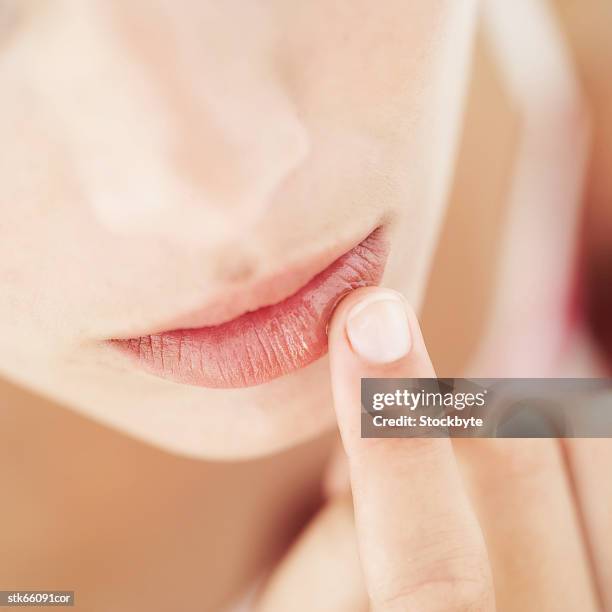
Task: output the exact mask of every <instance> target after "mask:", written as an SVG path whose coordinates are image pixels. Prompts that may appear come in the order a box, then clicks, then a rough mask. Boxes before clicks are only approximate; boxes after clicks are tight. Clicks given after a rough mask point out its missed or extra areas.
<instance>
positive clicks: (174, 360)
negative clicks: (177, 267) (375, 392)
mask: <svg viewBox="0 0 612 612" xmlns="http://www.w3.org/2000/svg"><path fill="white" fill-rule="evenodd" d="M387 253H388V246H387V241H386V239H385V237H384V232H383V229H382V228H378V229H376V230H374V231H373V232H372V233H371V234H370V235H369V236H368V237H367V238H366V239H365V240H363V241H362V242H360V243H359V244H358V245H357V246H355V247H353V248H352V249H351V250H350V251H348V252H346V253H344V255H341V256H340V257H339V258H337V259H336V260H335V261H333V262H332V263H331V264H329V265H328V266H327V267H326V268H325V269H323V270H321V271H320V272H318V273H317V274H316V275H315V276H313V277H312V278H311V279H310V280H309V281H308V282H306V284H304V285H303V286H302V287H301V288H299V289H298V290H297V291H296V292H295V293H292V294H291V295H289V296H287V297H285V298H284V299H282V300H280V301H278V302H276V303H273V304H269V305H266V306H263V307H261V308H257V309H256V310H252V311H245V312H243V313H242V314H240V315H238V316H236V317H235V318H233V319H230V320H228V321H225V322H222V323H219V324H215V325H205V326H202V327H195V328H183V329H174V330H170V331H161V332H155V333H151V334H148V335H143V336H140V337H138V338H128V339H119V340H110V341H109V343H110V344H112V345H113V346H114V347H115V348H117V349H118V350H120V351H121V352H123V353H124V354H126V355H127V356H128V357H130V358H131V359H132V361H134V362H135V363H136V364H137V366H138V367H140V368H142V369H144V370H145V371H147V372H149V373H150V374H154V375H156V376H158V377H161V378H165V379H168V380H172V381H174V382H178V383H181V384H187V385H195V386H199V387H209V388H225V389H227V388H239V387H250V386H255V385H259V384H263V383H266V382H269V381H270V380H273V379H275V378H278V377H280V376H284V375H286V374H289V373H291V372H294V371H295V370H299V369H300V368H304V367H306V366H307V365H309V364H311V363H313V362H314V361H316V360H317V359H319V358H320V357H322V356H323V355H324V354H325V353H326V352H327V323H328V321H329V319H330V317H331V314H332V312H333V310H334V308H335V306H336V304H337V303H338V302H339V301H340V299H341V298H342V297H343V296H344V295H345V294H346V293H348V292H349V291H352V290H353V289H357V288H359V287H366V286H371V285H378V284H379V283H380V281H381V279H382V275H383V271H384V267H385V263H386V260H387ZM203 315H204V317H206V313H203Z"/></svg>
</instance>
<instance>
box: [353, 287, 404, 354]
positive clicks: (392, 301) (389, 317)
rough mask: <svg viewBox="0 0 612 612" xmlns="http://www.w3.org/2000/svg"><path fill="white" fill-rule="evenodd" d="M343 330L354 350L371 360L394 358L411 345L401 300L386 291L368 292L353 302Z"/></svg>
mask: <svg viewBox="0 0 612 612" xmlns="http://www.w3.org/2000/svg"><path fill="white" fill-rule="evenodd" d="M346 333H347V336H348V339H349V341H350V343H351V346H352V348H353V350H354V351H355V353H357V354H358V355H359V356H360V357H361V358H362V359H365V360H366V361H369V362H372V363H392V362H394V361H397V360H398V359H401V358H402V357H404V356H405V355H407V354H408V353H409V351H410V348H411V345H412V340H411V337H410V327H409V325H408V317H407V314H406V307H405V306H404V302H403V300H402V299H401V298H400V297H399V295H395V294H393V293H391V292H388V291H379V292H376V293H370V294H369V295H367V296H366V297H365V298H364V299H363V300H362V301H361V302H359V303H358V304H355V305H354V306H353V308H352V309H351V310H350V311H349V313H348V316H347V319H346Z"/></svg>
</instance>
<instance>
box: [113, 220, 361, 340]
mask: <svg viewBox="0 0 612 612" xmlns="http://www.w3.org/2000/svg"><path fill="white" fill-rule="evenodd" d="M371 233H372V229H368V230H367V231H366V232H364V233H362V234H360V235H358V236H357V237H355V238H352V239H349V240H344V241H342V242H340V243H338V244H335V245H333V246H332V247H328V248H324V249H320V250H319V251H317V252H315V253H312V254H309V255H308V256H307V257H306V258H304V259H302V260H301V261H295V262H292V263H290V264H289V265H285V266H284V267H283V268H280V269H278V270H277V271H274V272H271V273H267V274H266V275H264V276H261V277H259V278H256V279H254V280H252V281H249V282H247V283H229V284H225V285H224V286H220V287H219V288H218V289H217V290H215V292H214V295H213V296H212V297H210V298H208V299H207V300H206V302H205V303H202V304H200V305H199V306H196V307H192V308H190V309H186V311H185V312H183V313H181V314H179V315H177V316H175V317H170V318H166V319H165V320H163V321H162V322H160V323H154V324H151V325H149V326H148V327H147V328H145V329H139V330H137V331H135V332H130V333H128V334H118V335H116V336H113V339H115V340H122V339H126V340H127V339H130V338H135V337H140V336H144V335H149V334H159V333H163V332H165V331H169V330H179V329H199V328H202V327H212V326H215V325H221V324H223V323H226V322H228V321H231V320H233V319H236V318H238V317H240V316H242V315H244V314H246V313H249V312H253V311H256V310H259V309H260V308H263V307H265V306H270V305H272V304H276V303H279V302H282V301H284V300H285V299H287V298H288V297H290V296H291V295H293V294H294V293H296V292H297V291H299V290H300V289H301V288H302V287H304V286H305V285H306V284H307V283H308V282H309V281H310V280H311V279H312V278H314V277H315V276H316V275H317V274H319V273H320V272H321V271H323V270H325V269H326V268H327V267H328V266H329V265H331V264H332V263H333V262H334V261H335V260H337V259H338V258H339V257H340V256H342V255H343V254H344V253H346V252H347V251H349V250H350V249H351V248H352V247H354V246H355V245H356V244H359V243H360V242H361V241H363V240H364V239H365V238H366V237H367V236H368V235H370V234H371Z"/></svg>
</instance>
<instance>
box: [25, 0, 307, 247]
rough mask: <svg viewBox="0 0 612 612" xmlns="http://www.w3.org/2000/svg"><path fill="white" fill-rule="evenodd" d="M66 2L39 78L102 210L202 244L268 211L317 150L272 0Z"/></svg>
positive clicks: (118, 223) (112, 218)
mask: <svg viewBox="0 0 612 612" xmlns="http://www.w3.org/2000/svg"><path fill="white" fill-rule="evenodd" d="M58 4H59V6H61V7H62V10H58V11H57V12H56V13H55V15H54V16H53V17H52V19H53V23H52V24H51V27H47V28H46V29H45V30H44V32H43V33H42V36H43V40H42V42H41V40H40V39H39V42H38V45H37V46H38V48H39V49H40V50H41V56H40V57H39V58H38V59H39V62H38V65H39V67H40V69H39V73H38V74H37V75H36V76H37V82H38V83H39V86H41V87H43V89H44V93H45V95H46V96H48V97H49V98H51V102H52V103H53V107H54V109H55V110H56V111H57V112H58V113H59V114H60V115H61V116H62V119H63V125H64V130H65V132H66V134H67V136H68V143H69V147H70V151H71V153H72V159H73V160H74V164H75V167H76V169H77V174H78V177H79V180H80V183H81V184H80V187H81V188H82V192H83V194H84V196H85V197H86V199H87V201H88V202H89V203H90V205H91V207H92V210H93V211H94V213H95V215H96V217H97V218H98V220H99V221H100V222H102V223H104V224H105V225H106V226H107V227H108V229H110V230H111V231H114V232H118V233H141V234H142V233H152V234H163V235H166V236H167V237H172V238H176V239H179V240H185V239H194V240H197V241H199V242H201V241H202V240H203V239H207V240H209V241H210V240H214V239H219V238H221V239H223V238H224V237H228V236H235V235H236V229H237V228H238V227H242V226H245V225H248V224H249V223H250V222H253V221H255V220H257V219H260V218H261V217H262V216H263V215H264V214H265V213H266V209H267V207H268V206H269V205H270V202H271V201H272V199H273V196H274V194H275V192H276V191H277V190H278V188H279V186H280V185H281V184H282V183H283V181H285V180H286V178H287V177H288V176H289V175H290V174H291V173H292V172H293V171H294V170H295V169H296V168H297V167H298V166H300V165H301V164H302V163H303V161H304V160H305V158H306V157H307V155H308V150H309V144H308V134H307V130H306V128H305V126H304V125H303V123H302V122H301V121H300V119H299V117H298V112H297V110H296V108H295V104H294V101H292V99H291V95H290V93H289V91H288V90H287V88H286V87H285V86H284V84H283V81H282V78H281V76H280V71H279V70H278V66H277V64H276V63H275V58H277V57H278V48H277V45H278V32H277V30H276V28H275V26H274V21H273V16H272V15H270V14H269V13H268V12H266V9H265V8H264V7H263V6H262V3H259V2H255V1H251V0H224V2H222V3H221V2H216V1H212V0H210V1H207V0H198V1H195V0H184V1H183V2H180V3H173V2H172V1H171V0H130V2H123V1H122V0H63V2H62V3H58ZM77 49H78V51H77Z"/></svg>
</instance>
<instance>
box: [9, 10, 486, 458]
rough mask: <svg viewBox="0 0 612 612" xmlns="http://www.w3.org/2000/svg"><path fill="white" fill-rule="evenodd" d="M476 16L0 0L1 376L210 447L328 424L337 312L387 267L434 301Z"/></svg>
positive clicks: (171, 441) (138, 427)
mask: <svg viewBox="0 0 612 612" xmlns="http://www.w3.org/2000/svg"><path fill="white" fill-rule="evenodd" d="M473 18H474V6H473V1H472V0H387V1H385V2H382V3H380V2H371V1H370V0H315V1H312V2H302V1H301V0H294V1H287V0H263V1H262V0H259V1H255V0H253V1H251V0H228V1H225V2H214V1H212V0H183V1H182V2H180V3H177V2H174V1H173V0H129V1H127V2H126V1H125V0H47V1H45V2H38V1H35V0H12V1H11V0H9V1H8V2H7V0H3V1H2V2H0V88H1V89H0V137H1V138H2V142H3V146H2V150H1V152H0V158H1V160H2V161H1V163H0V212H1V217H0V279H1V282H2V293H1V294H0V315H1V319H2V321H3V328H2V330H1V341H0V344H1V346H2V351H1V352H0V370H1V371H3V372H4V373H5V374H6V375H7V376H8V377H10V378H12V379H14V380H16V381H19V382H21V383H22V384H25V385H27V386H29V387H31V388H33V389H35V390H38V391H40V392H42V393H45V394H47V395H49V396H51V397H54V398H56V399H58V400H59V401H61V402H64V403H66V404H68V405H70V406H72V407H74V408H76V409H78V410H79V411H81V412H83V413H85V414H87V415H89V416H92V417H94V418H96V419H99V420H100V421H102V422H104V423H107V424H109V425H112V426H115V427H117V428H119V429H121V430H123V431H126V432H129V433H131V434H132V435H135V436H137V437H140V438H142V439H144V440H147V441H149V442H151V443H154V444H158V445H160V446H162V447H165V448H168V449H171V450H174V451H177V452H182V453H186V454H191V455H195V456H203V457H230V458H231V457H239V456H251V455H254V454H258V453H263V452H270V451H273V450H277V449H279V448H282V447H284V446H287V445H291V444H295V443H296V442H298V441H300V440H303V439H306V438H307V437H310V436H313V435H315V434H316V433H319V432H320V431H322V430H323V429H325V428H326V427H328V426H329V425H330V422H331V419H332V409H331V403H330V398H329V389H328V375H327V365H326V360H325V358H324V357H322V355H323V353H324V351H325V346H324V345H325V342H324V340H325V323H326V320H325V319H326V317H327V316H328V314H329V312H331V309H332V308H333V305H334V303H335V302H336V301H337V300H338V299H339V297H340V296H341V294H343V293H344V292H346V290H348V289H350V288H351V287H354V286H359V285H361V284H368V283H370V282H378V281H379V280H380V277H381V276H382V275H383V273H384V276H383V279H382V282H383V283H384V284H385V285H388V286H391V287H394V288H396V289H399V290H401V291H404V292H405V293H407V294H408V296H409V297H410V298H411V299H412V300H417V301H418V299H419V297H420V292H421V290H422V287H423V283H424V281H423V279H424V274H425V271H426V268H427V264H428V260H429V257H430V253H431V249H432V245H433V242H434V239H435V234H436V230H437V226H438V223H439V220H440V217H441V214H442V212H443V210H442V209H443V201H444V196H445V190H446V187H447V185H448V178H449V174H450V168H451V162H452V154H453V146H454V144H455V137H456V133H457V125H458V119H459V110H460V108H461V102H462V94H463V86H464V85H465V80H466V72H467V69H466V62H467V57H468V53H469V42H470V39H471V28H472V22H473ZM377 228H382V229H381V230H378V231H375V230H376V229H377ZM364 240H365V242H363V241H364ZM360 243H361V246H359V245H360ZM385 261H386V266H385V265H384V264H385ZM313 277H314V280H311V279H313ZM264 307H267V308H264ZM250 311H254V312H250ZM245 313H246V314H245ZM116 340H119V341H116ZM109 341H111V342H109Z"/></svg>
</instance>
